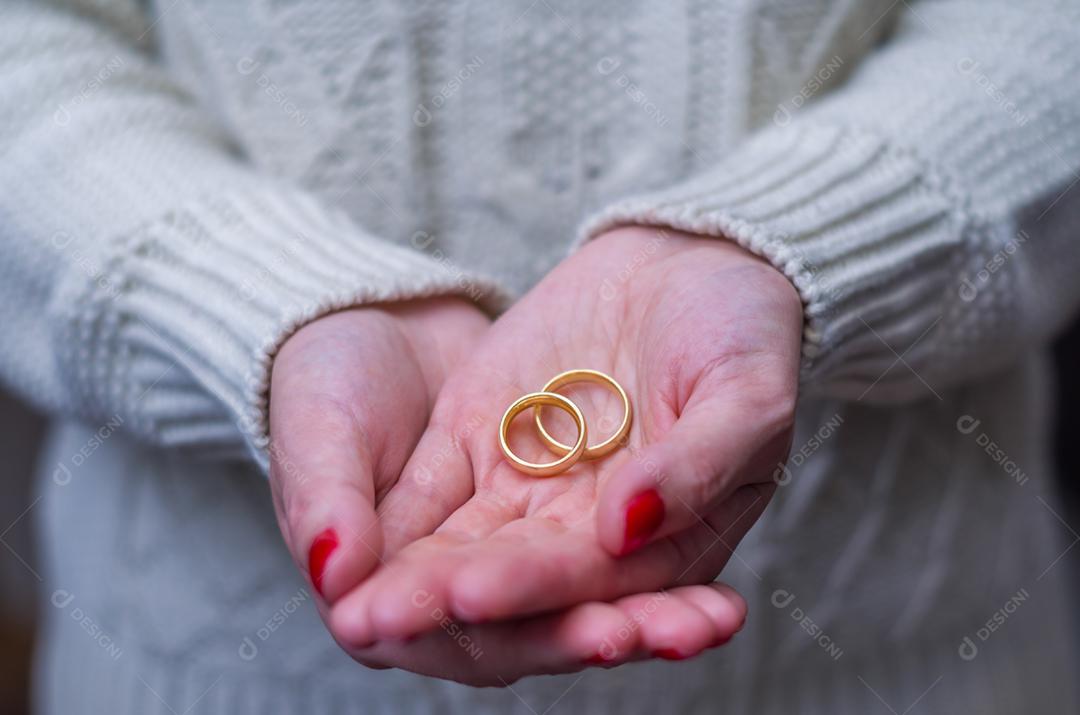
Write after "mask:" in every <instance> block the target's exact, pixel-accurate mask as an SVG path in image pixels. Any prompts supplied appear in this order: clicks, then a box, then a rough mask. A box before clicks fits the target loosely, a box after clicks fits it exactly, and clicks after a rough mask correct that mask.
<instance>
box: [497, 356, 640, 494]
mask: <svg viewBox="0 0 1080 715" xmlns="http://www.w3.org/2000/svg"><path fill="white" fill-rule="evenodd" d="M578 382H593V383H598V384H601V385H604V386H605V387H608V388H610V389H611V390H613V391H614V392H615V393H616V394H618V395H619V397H621V398H622V403H623V418H622V423H621V424H620V425H619V428H618V429H616V430H615V432H614V433H613V434H612V435H611V436H610V437H608V438H607V439H605V440H604V441H603V442H601V443H599V444H595V445H593V446H591V447H589V446H586V443H587V441H588V438H589V437H588V431H589V430H588V428H587V427H586V425H585V417H584V415H582V414H581V410H580V409H579V408H578V406H577V405H575V404H574V403H573V402H572V401H571V400H569V399H567V398H566V397H563V396H562V395H560V394H558V393H557V392H555V390H558V389H559V388H561V387H565V386H567V385H570V384H573V383H578ZM530 407H531V408H533V419H534V420H535V422H536V429H537V430H538V431H539V433H540V439H541V440H543V442H544V444H546V445H547V446H548V448H549V449H551V451H553V452H555V453H556V454H560V455H562V456H561V457H560V458H559V459H557V460H555V461H554V462H546V463H537V462H527V461H525V460H524V459H522V458H521V457H519V456H517V455H516V454H514V450H512V449H510V445H509V443H508V442H507V438H506V433H507V430H509V429H510V423H511V422H513V420H514V418H515V417H517V416H518V415H519V414H521V413H522V412H524V411H525V410H527V409H529V408H530ZM544 407H558V408H559V409H561V410H562V411H564V412H566V413H567V414H568V415H570V417H571V418H572V419H573V420H574V424H575V425H577V431H578V437H577V441H576V442H575V443H574V444H573V446H571V445H567V444H563V443H562V442H560V441H559V440H557V439H555V438H554V437H552V436H551V434H550V433H549V432H548V431H547V430H546V429H545V428H544V422H543V413H542V410H543V408H544ZM632 419H633V413H632V410H631V408H630V398H629V397H627V396H626V390H624V389H623V388H622V385H620V384H619V383H618V382H616V381H615V379H614V378H613V377H611V376H610V375H605V374H604V373H602V372H599V371H598V370H567V371H566V372H564V373H560V374H558V375H556V376H555V377H553V378H551V379H550V380H548V382H547V384H546V385H544V386H543V387H542V388H541V389H540V391H539V392H530V393H529V394H527V395H522V396H521V397H519V398H518V399H517V400H515V401H514V403H513V404H512V405H510V407H508V408H507V409H506V413H505V414H503V418H502V423H501V424H500V425H499V447H500V448H502V452H503V454H504V455H506V458H507V459H508V460H510V464H511V465H512V466H513V467H514V469H516V470H518V471H519V472H524V473H525V474H529V475H531V476H534V477H553V476H555V475H557V474H562V473H563V472H565V471H567V470H568V469H570V468H571V467H573V466H574V465H575V464H577V462H578V460H581V459H584V460H586V461H589V460H593V459H600V458H601V457H604V456H607V455H608V454H611V452H613V451H614V450H615V449H616V448H618V446H619V445H620V443H621V442H622V441H623V440H624V439H625V438H626V435H627V434H629V433H630V422H631V420H632Z"/></svg>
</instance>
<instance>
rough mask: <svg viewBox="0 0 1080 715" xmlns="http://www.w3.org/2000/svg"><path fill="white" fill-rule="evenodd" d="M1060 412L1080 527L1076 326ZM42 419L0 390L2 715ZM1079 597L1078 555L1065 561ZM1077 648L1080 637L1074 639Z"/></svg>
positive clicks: (1065, 485)
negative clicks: (32, 476)
mask: <svg viewBox="0 0 1080 715" xmlns="http://www.w3.org/2000/svg"><path fill="white" fill-rule="evenodd" d="M1054 360H1055V363H1056V367H1057V370H1056V372H1057V380H1058V404H1057V408H1058V414H1057V420H1056V424H1055V426H1056V429H1055V434H1054V435H1052V438H1053V439H1054V446H1055V454H1056V456H1057V464H1058V475H1059V485H1060V490H1061V493H1062V496H1063V499H1064V501H1065V504H1066V507H1067V513H1066V515H1065V518H1066V519H1067V520H1068V521H1069V522H1070V523H1073V524H1080V450H1078V449H1077V448H1076V445H1077V443H1078V440H1077V438H1078V437H1080V416H1078V415H1077V410H1076V409H1075V408H1076V406H1077V405H1078V404H1080V372H1078V371H1077V369H1076V368H1077V366H1080V320H1078V321H1077V322H1075V323H1074V324H1073V326H1072V328H1071V329H1070V330H1069V331H1068V332H1066V334H1065V335H1063V336H1062V337H1061V338H1060V339H1059V340H1058V342H1057V344H1056V345H1055V346H1054ZM45 426H46V423H45V420H44V419H43V418H42V417H41V416H40V415H37V414H35V413H33V412H32V411H30V410H29V409H28V408H27V407H25V406H24V405H22V404H21V403H19V402H18V401H17V400H15V399H14V398H13V397H11V396H10V395H8V394H7V393H4V392H3V391H2V390H0V455H2V457H0V470H2V476H0V547H2V548H0V577H2V580H0V715H8V714H10V715H22V714H23V713H28V712H29V701H30V697H29V682H30V668H31V663H32V658H33V642H34V641H33V636H34V621H35V611H36V608H37V598H38V582H39V579H38V575H37V573H38V571H40V569H41V566H40V564H39V563H38V561H37V556H36V554H35V549H34V538H33V534H34V528H33V527H34V522H33V517H32V515H28V514H27V510H28V508H29V507H30V505H31V504H32V503H33V500H34V497H33V491H32V485H31V475H32V474H33V473H34V469H35V460H36V457H37V452H38V446H39V445H40V442H41V439H42V437H43V435H44V432H45ZM1063 562H1064V563H1065V564H1066V565H1067V568H1069V570H1070V572H1071V574H1072V579H1073V585H1074V588H1076V589H1078V590H1077V593H1080V549H1071V550H1070V551H1069V552H1068V553H1067V554H1066V556H1065V558H1064V559H1063ZM1076 638H1077V642H1078V644H1080V632H1077V633H1076Z"/></svg>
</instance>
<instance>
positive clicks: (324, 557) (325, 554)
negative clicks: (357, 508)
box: [308, 529, 338, 596]
mask: <svg viewBox="0 0 1080 715" xmlns="http://www.w3.org/2000/svg"><path fill="white" fill-rule="evenodd" d="M337 547H338V538H337V532H335V531H334V530H333V529H327V530H326V531H324V532H322V533H321V534H319V535H318V536H316V537H315V540H314V541H313V542H311V550H310V551H308V573H309V574H310V575H311V584H312V585H313V586H314V587H315V591H316V592H317V593H318V594H319V595H320V596H321V595H323V592H322V579H323V571H324V570H325V569H326V562H327V561H329V560H330V554H332V553H334V549H336V548H337Z"/></svg>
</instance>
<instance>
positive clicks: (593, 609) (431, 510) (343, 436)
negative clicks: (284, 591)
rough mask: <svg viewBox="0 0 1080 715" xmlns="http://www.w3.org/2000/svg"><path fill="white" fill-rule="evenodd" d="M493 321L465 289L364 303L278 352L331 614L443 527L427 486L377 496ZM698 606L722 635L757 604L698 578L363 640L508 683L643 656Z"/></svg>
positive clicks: (421, 664)
mask: <svg viewBox="0 0 1080 715" xmlns="http://www.w3.org/2000/svg"><path fill="white" fill-rule="evenodd" d="M488 325H489V323H488V321H487V319H486V318H485V317H484V316H483V315H482V314H481V313H480V312H479V311H477V310H476V309H475V308H473V307H472V306H470V305H469V304H467V303H464V302H462V301H458V300H453V299H441V300H425V301H417V302H415V303H408V304H396V305H392V306H380V307H369V308H361V309H356V310H349V311H345V312H341V313H337V314H334V315H329V316H326V317H324V318H321V319H319V320H316V321H314V322H312V323H311V324H310V325H308V326H306V327H304V328H303V329H302V330H300V331H298V332H297V333H296V335H294V336H292V337H291V338H290V339H289V340H288V341H287V342H286V343H285V345H284V346H283V347H282V349H281V351H280V353H279V354H278V356H277V359H276V360H275V363H274V371H273V383H272V386H271V400H270V432H271V448H270V452H271V457H272V463H271V470H270V471H271V484H272V487H273V495H274V504H275V508H276V511H277V515H278V522H279V525H280V527H281V533H282V535H283V536H284V538H285V542H286V544H287V545H288V547H289V549H290V551H291V552H292V555H293V557H294V559H295V561H296V563H297V566H298V567H299V568H300V569H301V571H304V572H307V573H308V574H309V575H310V578H311V580H312V583H313V585H314V587H315V588H316V590H317V591H318V592H319V593H320V594H321V595H322V596H323V600H322V602H320V603H319V610H320V613H321V614H322V615H323V617H324V618H327V617H328V613H329V607H328V604H330V603H333V602H334V601H335V600H337V599H339V598H341V597H342V594H344V593H346V592H347V591H348V590H349V589H351V588H352V587H354V586H356V585H357V584H358V583H360V582H361V581H362V580H363V579H364V578H365V577H366V576H368V575H369V574H370V573H371V572H372V571H373V570H374V569H375V568H376V567H377V566H378V565H379V563H380V562H381V561H382V560H383V559H384V558H390V557H391V555H392V553H393V552H394V551H395V550H397V549H398V548H400V546H401V545H403V544H404V543H406V542H407V541H409V540H411V539H412V538H415V537H416V536H426V535H428V534H429V533H430V529H429V530H427V531H424V528H426V527H423V526H421V527H419V528H420V532H419V533H418V532H417V525H418V524H419V525H424V524H431V525H433V526H434V525H437V524H438V523H439V522H440V521H441V520H442V516H443V514H444V509H445V504H442V503H440V502H431V501H428V500H426V499H425V498H423V497H418V498H417V499H416V500H415V501H413V502H411V503H408V504H405V505H404V507H405V508H404V509H402V510H401V511H400V512H399V513H398V514H397V517H399V518H393V517H391V518H380V515H377V514H376V511H375V508H376V505H378V504H380V502H381V500H382V498H383V496H384V495H385V494H386V493H387V492H388V491H390V490H392V487H393V485H394V484H395V483H396V482H397V481H398V478H399V476H400V474H401V471H402V468H403V467H404V465H405V463H406V460H407V458H408V457H409V455H410V454H411V453H412V450H413V448H414V447H415V446H416V443H417V441H418V440H419V438H420V435H421V433H422V432H423V430H424V428H425V426H426V425H427V423H428V418H429V415H430V412H431V405H432V404H433V403H434V401H435V395H436V393H437V392H438V390H439V388H440V387H441V386H442V383H443V381H444V379H445V376H446V374H447V373H448V371H449V370H450V369H451V367H452V366H454V365H456V364H457V363H459V362H460V361H461V360H462V359H463V357H465V356H467V355H469V354H473V353H475V350H476V346H477V343H478V341H479V338H480V336H481V335H482V334H483V333H484V332H485V331H486V330H487V328H488ZM428 454H429V456H430V457H431V467H432V470H431V472H427V473H425V472H420V473H421V474H429V475H430V476H431V477H432V478H436V473H438V475H439V476H441V470H440V469H439V466H438V462H439V458H440V455H439V454H437V453H435V454H432V453H430V452H429V453H428ZM432 528H433V527H432ZM422 598H423V595H422V594H415V595H414V599H422ZM416 602H417V603H419V602H421V600H417V601H416ZM693 610H697V611H699V612H704V613H707V614H709V618H710V619H712V620H713V621H714V622H715V624H716V625H715V626H713V627H712V628H710V629H707V631H708V632H715V633H717V634H720V635H718V636H717V642H719V641H720V640H724V639H726V637H729V636H730V634H731V633H734V632H735V631H736V630H737V629H738V628H739V627H740V626H741V625H742V622H743V619H744V617H745V610H746V604H745V603H744V602H743V600H742V598H741V597H739V596H738V594H736V593H735V592H734V591H732V590H731V589H730V588H727V587H725V586H721V585H719V584H716V585H711V586H695V587H689V588H685V589H674V590H673V591H670V592H667V593H645V594H638V595H634V596H627V597H625V598H622V599H620V600H618V601H616V602H614V603H582V604H575V605H573V606H571V607H569V608H567V609H565V610H563V611H560V612H558V613H552V614H547V615H544V616H542V617H538V618H531V619H522V620H519V621H509V622H505V623H499V624H490V625H461V624H457V623H450V622H449V620H448V619H442V618H437V619H435V620H432V625H433V626H436V625H438V626H441V627H442V628H443V629H444V630H445V631H447V632H448V633H450V634H451V637H447V635H446V633H443V632H442V631H439V630H435V631H434V632H432V633H429V634H426V635H425V636H424V637H421V638H418V639H417V640H415V641H414V642H410V643H407V644H406V643H403V642H382V643H379V644H376V645H373V646H371V647H368V648H364V649H356V648H351V651H352V652H353V654H354V655H355V656H356V657H357V659H358V660H360V661H361V662H363V663H365V664H367V665H370V666H373V667H385V666H388V665H395V666H399V667H402V668H406V669H408V670H412V671H415V672H419V673H425V674H428V675H433V676H436V677H442V678H450V679H455V680H459V681H462V682H467V683H472V684H476V685H481V684H488V685H499V684H505V683H508V682H512V681H514V680H516V679H518V678H520V677H522V676H524V675H530V674H533V673H539V672H549V673H553V672H567V671H571V670H579V669H581V668H585V667H588V666H590V665H603V664H609V663H611V664H613V663H617V662H622V661H625V660H629V659H632V658H640V657H644V655H645V654H647V653H649V652H650V650H655V648H654V647H653V646H651V645H650V644H653V643H661V642H663V641H664V638H665V636H664V633H665V631H667V630H670V629H671V628H673V627H678V624H679V623H680V622H681V621H685V620H686V619H685V613H686V612H687V611H693ZM429 613H430V612H429ZM690 625H691V626H692V627H697V626H698V625H699V624H698V623H697V622H696V621H691V622H690ZM721 635H722V636H723V638H721V637H720V636H721ZM339 640H340V638H339ZM712 644H714V643H710V645H712ZM660 656H666V657H671V654H670V653H663V652H662V653H660Z"/></svg>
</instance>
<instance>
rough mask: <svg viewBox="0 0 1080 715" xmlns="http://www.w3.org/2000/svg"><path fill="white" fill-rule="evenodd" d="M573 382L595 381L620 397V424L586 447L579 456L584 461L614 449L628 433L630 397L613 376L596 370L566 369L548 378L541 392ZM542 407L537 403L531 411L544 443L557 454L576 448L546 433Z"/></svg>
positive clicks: (631, 416) (631, 414) (630, 418)
mask: <svg viewBox="0 0 1080 715" xmlns="http://www.w3.org/2000/svg"><path fill="white" fill-rule="evenodd" d="M575 382H595V383H598V384H601V385H607V386H608V387H610V388H611V389H612V390H614V391H615V392H616V393H618V395H619V397H621V398H622V403H623V419H622V424H620V425H619V428H618V429H617V430H615V434H613V435H611V436H610V437H608V438H607V439H605V440H604V441H603V442H601V443H600V444H596V445H593V446H592V447H588V448H586V449H585V453H584V454H583V455H582V456H581V458H582V459H584V460H586V461H588V460H590V459H599V458H600V457H603V456H604V455H606V454H609V453H611V452H612V451H613V450H615V448H616V447H618V446H619V443H620V442H622V440H623V439H624V438H625V437H626V435H627V434H629V432H630V422H631V421H632V420H633V413H632V411H631V408H630V398H629V397H627V396H626V390H624V389H623V388H622V385H620V384H619V383H618V382H616V381H615V378H613V377H611V376H609V375H605V374H604V373H602V372H599V371H597V370H567V371H566V372H564V373H560V374H558V375H556V376H555V377H553V378H551V379H550V380H548V383H547V384H546V385H544V387H543V388H542V392H551V393H554V392H555V391H556V390H558V389H559V388H560V387H565V386H566V385H569V384H571V383H575ZM542 409H543V404H537V405H536V407H535V408H534V409H533V413H534V415H535V419H536V428H537V429H538V430H540V438H541V439H542V440H544V443H545V444H546V445H547V446H548V447H550V448H551V449H552V450H553V451H555V452H556V453H558V454H567V453H569V452H570V451H571V449H576V446H575V447H573V448H571V447H569V446H567V445H565V444H563V443H562V442H560V441H559V440H557V439H555V438H554V437H552V436H551V435H550V434H548V431H547V430H546V429H544V423H543V421H542V419H541V414H542V413H541V411H542ZM579 441H580V439H579Z"/></svg>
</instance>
